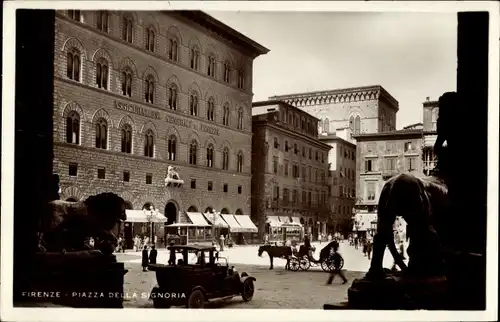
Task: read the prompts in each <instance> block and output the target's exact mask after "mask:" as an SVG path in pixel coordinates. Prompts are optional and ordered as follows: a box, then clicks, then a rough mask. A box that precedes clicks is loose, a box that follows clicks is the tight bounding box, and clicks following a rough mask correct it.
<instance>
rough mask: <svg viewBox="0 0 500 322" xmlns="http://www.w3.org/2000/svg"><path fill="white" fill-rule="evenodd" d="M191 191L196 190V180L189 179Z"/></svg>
mask: <svg viewBox="0 0 500 322" xmlns="http://www.w3.org/2000/svg"><path fill="white" fill-rule="evenodd" d="M191 189H196V179H191Z"/></svg>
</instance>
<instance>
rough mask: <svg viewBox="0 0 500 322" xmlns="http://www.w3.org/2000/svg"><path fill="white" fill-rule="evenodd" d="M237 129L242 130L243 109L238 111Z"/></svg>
mask: <svg viewBox="0 0 500 322" xmlns="http://www.w3.org/2000/svg"><path fill="white" fill-rule="evenodd" d="M238 129H239V130H242V129H243V109H241V108H240V109H239V110H238Z"/></svg>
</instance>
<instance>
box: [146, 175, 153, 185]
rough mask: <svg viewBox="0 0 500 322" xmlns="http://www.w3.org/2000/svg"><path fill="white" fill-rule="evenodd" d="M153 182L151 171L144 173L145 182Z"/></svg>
mask: <svg viewBox="0 0 500 322" xmlns="http://www.w3.org/2000/svg"><path fill="white" fill-rule="evenodd" d="M152 183H153V175H152V174H151V173H147V174H146V184H152Z"/></svg>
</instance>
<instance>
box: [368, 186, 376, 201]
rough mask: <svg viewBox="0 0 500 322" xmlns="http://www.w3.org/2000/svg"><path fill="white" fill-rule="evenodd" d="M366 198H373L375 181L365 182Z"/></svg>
mask: <svg viewBox="0 0 500 322" xmlns="http://www.w3.org/2000/svg"><path fill="white" fill-rule="evenodd" d="M366 199H367V200H375V182H367V183H366Z"/></svg>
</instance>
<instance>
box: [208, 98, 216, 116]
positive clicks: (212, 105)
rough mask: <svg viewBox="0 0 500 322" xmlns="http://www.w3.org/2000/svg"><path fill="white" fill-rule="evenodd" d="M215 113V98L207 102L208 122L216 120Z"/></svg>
mask: <svg viewBox="0 0 500 322" xmlns="http://www.w3.org/2000/svg"><path fill="white" fill-rule="evenodd" d="M214 111H215V101H214V98H213V97H210V98H209V99H208V101H207V120H209V121H213V120H214V114H215V113H214Z"/></svg>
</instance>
